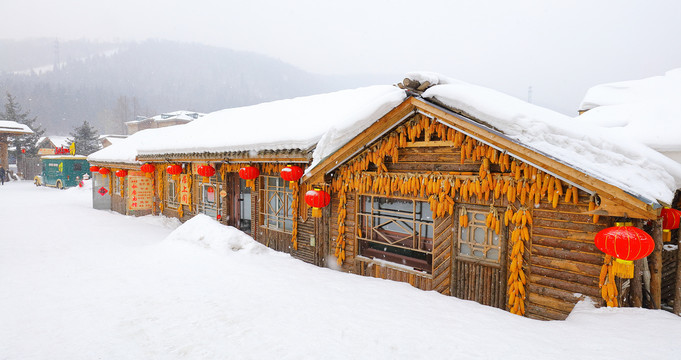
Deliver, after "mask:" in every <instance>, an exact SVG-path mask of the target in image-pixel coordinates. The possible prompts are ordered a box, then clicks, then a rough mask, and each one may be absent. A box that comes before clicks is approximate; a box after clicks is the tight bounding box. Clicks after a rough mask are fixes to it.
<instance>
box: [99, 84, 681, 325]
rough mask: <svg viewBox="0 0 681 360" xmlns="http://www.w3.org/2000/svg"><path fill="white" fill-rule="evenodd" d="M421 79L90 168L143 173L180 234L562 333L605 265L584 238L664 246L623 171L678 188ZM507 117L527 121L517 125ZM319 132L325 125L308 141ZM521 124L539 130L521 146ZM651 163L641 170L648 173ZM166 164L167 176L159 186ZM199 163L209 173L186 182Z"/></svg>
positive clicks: (207, 128)
mask: <svg viewBox="0 0 681 360" xmlns="http://www.w3.org/2000/svg"><path fill="white" fill-rule="evenodd" d="M424 76H425V77H428V76H427V75H421V74H415V75H414V76H413V78H407V79H405V80H404V81H403V82H402V83H400V84H399V86H398V87H392V88H390V89H386V88H381V89H380V90H375V89H374V90H373V91H368V92H367V90H360V89H358V90H356V91H354V92H352V94H353V95H352V96H344V95H342V94H341V95H340V96H339V95H338V94H326V95H325V96H326V97H324V96H321V97H319V96H318V97H308V98H301V99H293V100H288V101H284V102H275V103H270V104H263V106H260V107H252V108H240V109H229V110H225V111H223V112H217V113H214V114H209V115H207V116H206V117H204V118H201V119H199V120H196V121H194V122H192V123H191V124H187V125H182V126H177V127H173V128H166V129H158V130H147V131H146V132H148V133H147V134H146V135H145V132H144V131H143V132H141V133H138V134H142V135H138V134H135V135H133V136H131V138H132V141H129V140H130V139H128V140H126V141H127V142H128V144H129V145H128V146H129V147H130V148H131V149H134V150H132V153H134V155H130V154H127V155H126V156H127V157H126V159H127V160H126V161H123V162H121V161H118V162H113V161H112V160H115V159H120V158H121V157H122V156H121V155H120V154H121V153H125V152H124V151H121V150H120V148H119V149H114V150H109V151H110V154H114V155H107V156H104V154H100V153H97V154H94V156H91V157H90V159H89V160H90V162H91V163H94V164H96V165H101V166H105V165H116V166H118V167H120V168H122V167H124V166H123V163H128V164H133V163H134V165H133V166H129V167H130V170H139V169H140V167H141V164H153V165H154V166H153V172H152V175H151V178H152V179H153V203H154V204H153V206H152V209H151V210H150V212H153V213H154V214H163V215H166V216H171V217H177V218H180V219H181V220H187V219H189V218H190V217H192V216H194V215H196V214H198V213H203V214H206V215H209V216H211V217H213V218H215V219H217V220H219V221H220V222H222V223H223V224H226V225H231V226H234V227H237V228H240V229H242V230H243V231H245V232H247V233H249V234H250V235H251V236H252V237H253V238H254V239H255V240H257V241H259V242H261V243H263V244H265V245H267V246H269V247H271V248H274V249H276V250H279V251H283V252H287V253H289V254H291V255H292V256H293V257H296V258H299V259H301V260H303V261H306V262H309V263H312V264H315V265H318V266H328V267H334V268H336V269H339V270H341V271H346V272H351V273H356V274H360V275H364V276H372V277H379V278H384V279H390V280H395V281H402V282H408V283H410V284H411V285H413V286H415V287H417V288H419V289H423V290H435V291H438V292H440V293H442V294H445V295H451V296H456V297H458V298H461V299H467V300H473V301H477V302H479V303H482V304H485V305H489V306H494V307H498V308H501V309H507V310H510V311H512V312H514V313H516V314H520V315H524V316H528V317H530V318H534V319H545V320H549V319H564V318H565V317H566V316H567V315H568V314H569V313H570V311H571V310H572V308H573V307H574V305H575V304H576V303H577V302H578V301H579V300H580V299H583V298H585V297H589V298H591V299H592V300H593V301H594V302H595V303H597V304H602V305H605V304H606V300H605V299H604V298H603V296H602V294H603V293H602V289H601V288H600V287H599V275H600V274H601V270H602V269H603V268H604V267H605V268H607V266H608V262H609V261H610V260H609V259H608V258H607V257H606V256H604V254H603V253H602V252H600V251H599V250H598V249H597V248H596V247H595V245H594V242H593V241H594V236H595V234H596V233H597V232H598V231H600V230H602V229H604V228H606V227H609V226H613V225H614V224H615V222H619V221H625V220H626V221H633V222H635V223H636V224H637V226H638V227H641V228H644V229H646V230H647V231H648V232H650V233H651V234H653V235H654V236H655V238H656V240H657V241H661V237H660V236H659V233H660V231H661V228H660V222H659V221H658V220H657V219H658V216H659V207H660V206H661V205H662V204H664V205H667V204H670V203H671V202H672V199H671V198H670V194H669V193H664V192H663V194H662V195H660V196H658V194H657V193H653V194H651V193H649V192H646V191H645V189H642V188H641V187H640V183H641V181H634V182H627V179H628V178H627V172H632V171H633V172H636V173H637V175H640V176H642V177H643V178H644V179H643V180H645V181H650V182H651V183H653V185H655V186H653V187H654V188H655V189H659V188H663V189H665V190H669V191H670V192H671V197H673V195H674V191H675V190H676V188H677V187H678V186H676V185H677V184H678V183H679V181H678V179H676V178H673V177H672V179H671V180H670V179H669V176H668V177H667V178H666V179H665V180H667V183H666V184H662V185H661V184H660V182H659V181H658V180H656V179H655V176H656V174H655V173H653V172H651V173H647V172H646V171H640V170H641V165H640V159H629V160H627V159H624V158H622V154H619V153H618V152H617V149H614V150H613V149H612V147H611V148H608V147H609V146H610V145H611V144H610V143H607V142H606V143H604V144H595V143H593V142H589V141H590V140H593V139H587V140H583V139H580V138H579V137H575V135H574V134H573V133H570V132H569V131H557V130H556V128H554V127H552V126H553V125H552V124H551V121H553V120H556V119H558V120H560V121H563V120H564V121H569V119H570V118H569V117H565V116H558V115H557V114H555V113H552V112H550V111H548V110H545V109H541V108H537V107H535V106H533V105H530V104H526V103H522V102H520V101H518V100H515V99H512V98H510V97H508V96H505V95H502V94H499V93H496V92H492V93H489V92H485V91H482V92H480V93H476V91H477V90H479V88H477V87H473V86H470V85H461V87H462V88H461V89H460V90H461V91H463V93H456V92H454V93H452V92H451V89H449V88H448V87H447V85H449V84H445V83H444V82H445V81H443V80H442V79H437V78H435V79H432V78H428V79H426V78H424ZM453 86H456V84H454V85H453ZM438 90H442V91H439V92H438ZM448 91H449V92H448ZM345 95H347V94H345ZM330 98H334V99H335V100H334V101H329V99H330ZM483 99H484V100H483ZM483 103H484V104H489V107H488V108H485V107H484V106H482V107H481V104H483ZM520 103H522V104H520ZM519 104H520V105H519ZM293 105H295V106H293ZM481 108H482V109H483V110H480V109H481ZM499 108H507V109H510V110H511V111H510V112H509V111H506V112H504V111H499V110H498V109H499ZM311 109H313V110H311ZM341 109H342V111H341ZM518 109H523V111H521V112H520V113H521V114H524V115H527V114H528V113H529V114H531V115H532V116H530V117H529V118H527V116H525V118H523V117H518V114H514V113H513V111H517V110H518ZM525 110H527V112H524V111H525ZM332 114H333V115H332ZM272 117H276V120H277V121H272V119H271V118H272ZM263 118H267V119H268V122H266V124H264V123H262V122H261V121H262V119H263ZM325 118H326V119H327V121H326V122H325V124H323V125H324V126H319V127H317V128H315V129H314V130H313V131H307V130H306V128H305V127H306V126H317V125H320V124H318V123H319V122H322V121H323V120H322V119H325ZM544 118H549V119H548V120H546V119H544ZM236 119H239V121H244V122H249V121H252V124H250V128H251V129H254V128H257V129H264V130H263V131H262V133H260V134H253V133H250V134H244V133H242V132H240V131H242V130H241V129H242V128H244V127H239V126H233V127H231V128H232V129H231V130H232V131H231V133H230V126H229V122H230V121H236ZM535 122H536V123H535ZM282 124H284V125H285V126H282ZM528 124H529V126H537V127H538V128H539V129H535V130H533V131H529V134H527V131H526V130H523V129H527V126H528ZM564 125H565V124H563V125H562V126H563V127H564ZM268 126H269V127H268ZM556 126H557V125H556ZM245 128H246V129H248V127H245ZM308 130H309V129H308ZM152 131H153V132H152ZM158 131H163V134H161V133H160V132H158ZM296 131H299V132H305V135H304V136H299V135H298V134H295V133H296ZM197 134H201V135H200V136H197ZM271 134H278V136H277V137H275V138H274V139H275V140H272V139H273V138H272V137H271ZM294 134H295V135H294ZM542 134H544V135H546V134H548V135H555V136H553V137H551V136H547V137H544V138H542V140H543V141H544V143H546V142H547V140H548V144H549V146H543V145H542V144H543V143H542V141H539V140H537V137H538V136H539V135H542ZM566 134H567V135H566ZM136 136H139V137H140V139H144V141H137V140H135V137H136ZM150 138H154V139H163V141H149V139H150ZM603 138H605V139H606V140H607V136H604V137H603ZM603 138H601V137H599V138H598V139H599V140H602V139H603ZM551 140H555V141H556V143H551ZM561 141H563V142H565V141H568V142H577V143H578V145H577V146H575V145H574V144H573V145H570V146H568V145H567V143H565V144H561V143H560V142H561ZM580 141H581V142H583V144H582V143H580ZM197 143H200V144H202V145H201V146H197ZM562 145H565V146H564V148H563V147H562ZM581 145H583V147H582V148H580V146H581ZM115 146H116V145H114V146H112V147H110V148H108V149H111V148H114V147H115ZM556 149H558V150H560V149H562V150H560V151H556V152H552V151H551V150H556ZM106 150H107V149H104V150H102V152H104V151H106ZM626 155H630V154H626ZM599 156H606V157H608V156H609V159H615V158H617V159H619V161H620V163H619V164H618V165H617V167H618V168H619V171H617V172H616V173H615V174H609V173H607V170H605V171H604V170H602V169H601V168H602V167H603V164H601V163H600V161H608V160H607V159H606V160H602V159H598V157H599ZM620 158H622V159H620ZM584 159H587V160H588V161H584ZM657 160H659V159H657V158H656V159H655V161H651V162H650V163H653V165H650V164H648V166H649V167H652V168H654V170H657V171H659V167H660V165H659V164H658V163H659V161H657ZM589 161H590V162H589ZM663 163H664V162H663ZM290 164H296V165H298V166H301V167H303V168H305V169H306V170H307V172H306V174H305V176H304V177H303V179H301V181H300V182H299V183H294V185H293V186H292V187H289V186H288V185H287V184H285V183H284V181H283V180H282V179H281V177H279V176H278V174H279V171H280V170H281V168H282V167H284V166H286V165H290ZM170 165H177V167H179V174H169V173H168V166H170ZM206 165H210V166H211V167H212V168H213V169H214V170H215V174H214V175H212V176H209V177H204V176H200V175H198V173H199V166H206ZM663 165H668V164H663ZM247 166H250V167H254V168H257V169H258V170H259V176H258V177H257V178H255V179H254V181H253V182H252V183H251V184H247V183H246V182H245V181H244V180H243V179H241V178H240V177H239V175H238V173H237V172H238V170H239V169H241V168H243V167H247ZM610 168H612V167H608V169H610ZM647 177H649V178H647ZM656 181H657V182H656ZM669 184H671V185H669ZM112 186H114V185H112ZM183 186H187V187H186V188H183ZM313 186H317V187H321V188H323V189H325V190H326V191H327V192H328V193H329V194H330V195H331V204H330V206H328V207H326V208H325V209H324V211H323V215H322V217H321V218H313V217H311V216H310V209H309V207H307V205H306V204H305V202H304V201H302V199H303V197H304V194H305V192H306V191H307V190H309V189H310V188H311V187H313ZM670 189H671V190H670ZM95 190H96V189H95ZM128 193H129V192H128ZM115 196H117V195H115ZM123 196H125V194H123ZM660 198H664V199H666V200H667V201H664V200H660ZM112 199H113V198H112ZM118 202H122V203H126V204H127V202H125V201H123V200H115V201H114V200H112V205H111V206H112V209H114V210H116V211H119V212H124V213H126V212H127V213H130V211H129V209H125V211H122V209H121V208H120V207H118V206H117V205H115V204H117V203H118ZM133 214H134V213H133ZM659 245H660V247H661V243H660V244H659ZM659 255H660V251H659V250H656V252H654V253H653V254H652V255H651V256H650V257H649V259H648V260H647V262H648V263H649V264H650V268H651V269H652V270H653V278H655V277H656V276H658V273H659V277H661V276H662V274H663V272H664V274H667V273H673V272H674V271H670V270H669V269H664V265H663V261H662V259H658V258H659V257H660V256H659ZM645 261H646V260H642V261H638V262H637V266H638V267H639V268H642V267H643V266H647V265H646V263H645ZM674 270H675V269H674ZM656 271H657V273H656ZM667 276H669V275H667ZM637 280H639V281H638V282H636V281H637ZM660 281H661V280H660ZM651 283H652V285H651V287H650V292H651V294H653V297H652V298H651V299H652V303H653V304H652V306H649V307H657V308H659V307H660V304H661V303H660V300H659V299H658V298H656V297H655V296H657V294H660V295H659V296H662V295H661V293H662V290H661V286H660V285H659V284H660V283H659V282H658V283H656V282H655V280H653V281H652V282H651ZM636 284H638V285H636ZM627 289H630V290H628V291H627ZM614 290H616V291H617V296H616V299H617V301H618V304H619V305H623V306H634V305H640V304H641V303H642V302H644V299H643V295H642V293H644V291H643V282H642V281H640V277H638V279H634V280H632V281H631V282H630V283H627V284H625V283H624V282H622V281H617V283H616V287H615V289H614ZM637 290H638V291H637ZM606 293H607V292H606ZM637 294H638V295H637ZM655 299H658V300H657V302H656V303H655ZM607 301H608V302H610V303H611V304H612V301H614V299H613V298H609V299H608V300H607Z"/></svg>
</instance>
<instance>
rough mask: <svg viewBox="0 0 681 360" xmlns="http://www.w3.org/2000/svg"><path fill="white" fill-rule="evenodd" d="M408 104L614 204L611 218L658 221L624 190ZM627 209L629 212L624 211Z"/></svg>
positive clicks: (454, 117) (445, 114) (417, 103)
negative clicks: (622, 217) (620, 217)
mask: <svg viewBox="0 0 681 360" xmlns="http://www.w3.org/2000/svg"><path fill="white" fill-rule="evenodd" d="M405 102H409V103H411V104H413V106H414V107H418V108H419V109H420V110H421V111H422V112H424V113H426V114H427V115H429V116H432V117H434V118H437V119H438V120H440V121H442V122H444V123H446V124H448V125H450V126H453V127H456V128H459V129H461V130H462V131H463V132H465V133H467V134H469V135H471V136H473V137H475V138H478V139H481V140H484V142H486V143H488V144H490V145H492V146H494V147H497V148H499V149H506V150H507V151H508V152H510V153H512V154H513V155H514V156H517V157H520V158H521V160H525V161H528V162H531V163H532V164H534V165H536V166H539V167H541V168H543V169H547V170H549V171H551V172H552V173H554V174H555V175H556V176H558V177H559V178H562V179H565V180H567V181H569V182H572V183H574V184H578V185H580V186H583V187H585V188H587V189H589V190H591V191H593V192H596V193H598V195H599V196H600V197H601V199H602V200H603V201H605V202H606V203H607V204H611V205H609V206H610V209H616V211H617V213H614V212H613V213H610V212H608V215H610V216H626V217H631V218H642V219H656V218H657V217H658V211H656V210H654V209H652V207H651V206H650V205H648V204H645V203H644V202H642V201H641V200H639V199H637V198H635V197H633V196H631V195H629V194H627V193H626V192H624V191H623V190H622V189H620V188H618V187H616V186H613V185H610V184H608V183H605V182H604V181H602V180H599V179H596V178H594V177H592V176H589V175H587V174H584V173H582V172H580V171H578V170H576V169H574V168H572V167H570V166H568V165H566V164H563V163H561V162H559V161H556V160H554V159H551V158H549V157H547V156H546V155H544V154H541V153H539V152H536V151H534V150H531V149H528V148H526V147H524V146H522V145H520V144H517V143H515V142H513V141H511V140H510V139H507V138H505V137H502V136H500V135H497V134H495V133H493V132H491V131H489V130H487V129H484V128H482V127H480V126H479V125H477V124H471V123H470V122H469V121H466V120H464V119H463V118H462V116H460V115H458V114H453V113H451V112H449V111H445V110H443V109H440V108H439V107H436V106H433V105H431V104H429V103H426V102H424V101H422V100H419V99H416V98H413V97H410V98H408V99H407V100H406V101H405ZM625 209H626V210H628V211H624V210H625ZM611 211H615V210H611Z"/></svg>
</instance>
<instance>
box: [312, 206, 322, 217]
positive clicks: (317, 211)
mask: <svg viewBox="0 0 681 360" xmlns="http://www.w3.org/2000/svg"><path fill="white" fill-rule="evenodd" d="M312 217H315V218H320V217H322V208H316V207H313V208H312Z"/></svg>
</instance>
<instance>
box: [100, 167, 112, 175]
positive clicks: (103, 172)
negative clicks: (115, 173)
mask: <svg viewBox="0 0 681 360" xmlns="http://www.w3.org/2000/svg"><path fill="white" fill-rule="evenodd" d="M98 172H99V173H100V174H102V175H104V176H107V175H108V174H109V173H110V172H111V171H109V169H107V168H100V169H99V171H98Z"/></svg>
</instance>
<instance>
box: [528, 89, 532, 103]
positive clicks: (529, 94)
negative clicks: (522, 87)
mask: <svg viewBox="0 0 681 360" xmlns="http://www.w3.org/2000/svg"><path fill="white" fill-rule="evenodd" d="M527 102H528V103H530V104H532V85H530V86H528V87H527Z"/></svg>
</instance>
